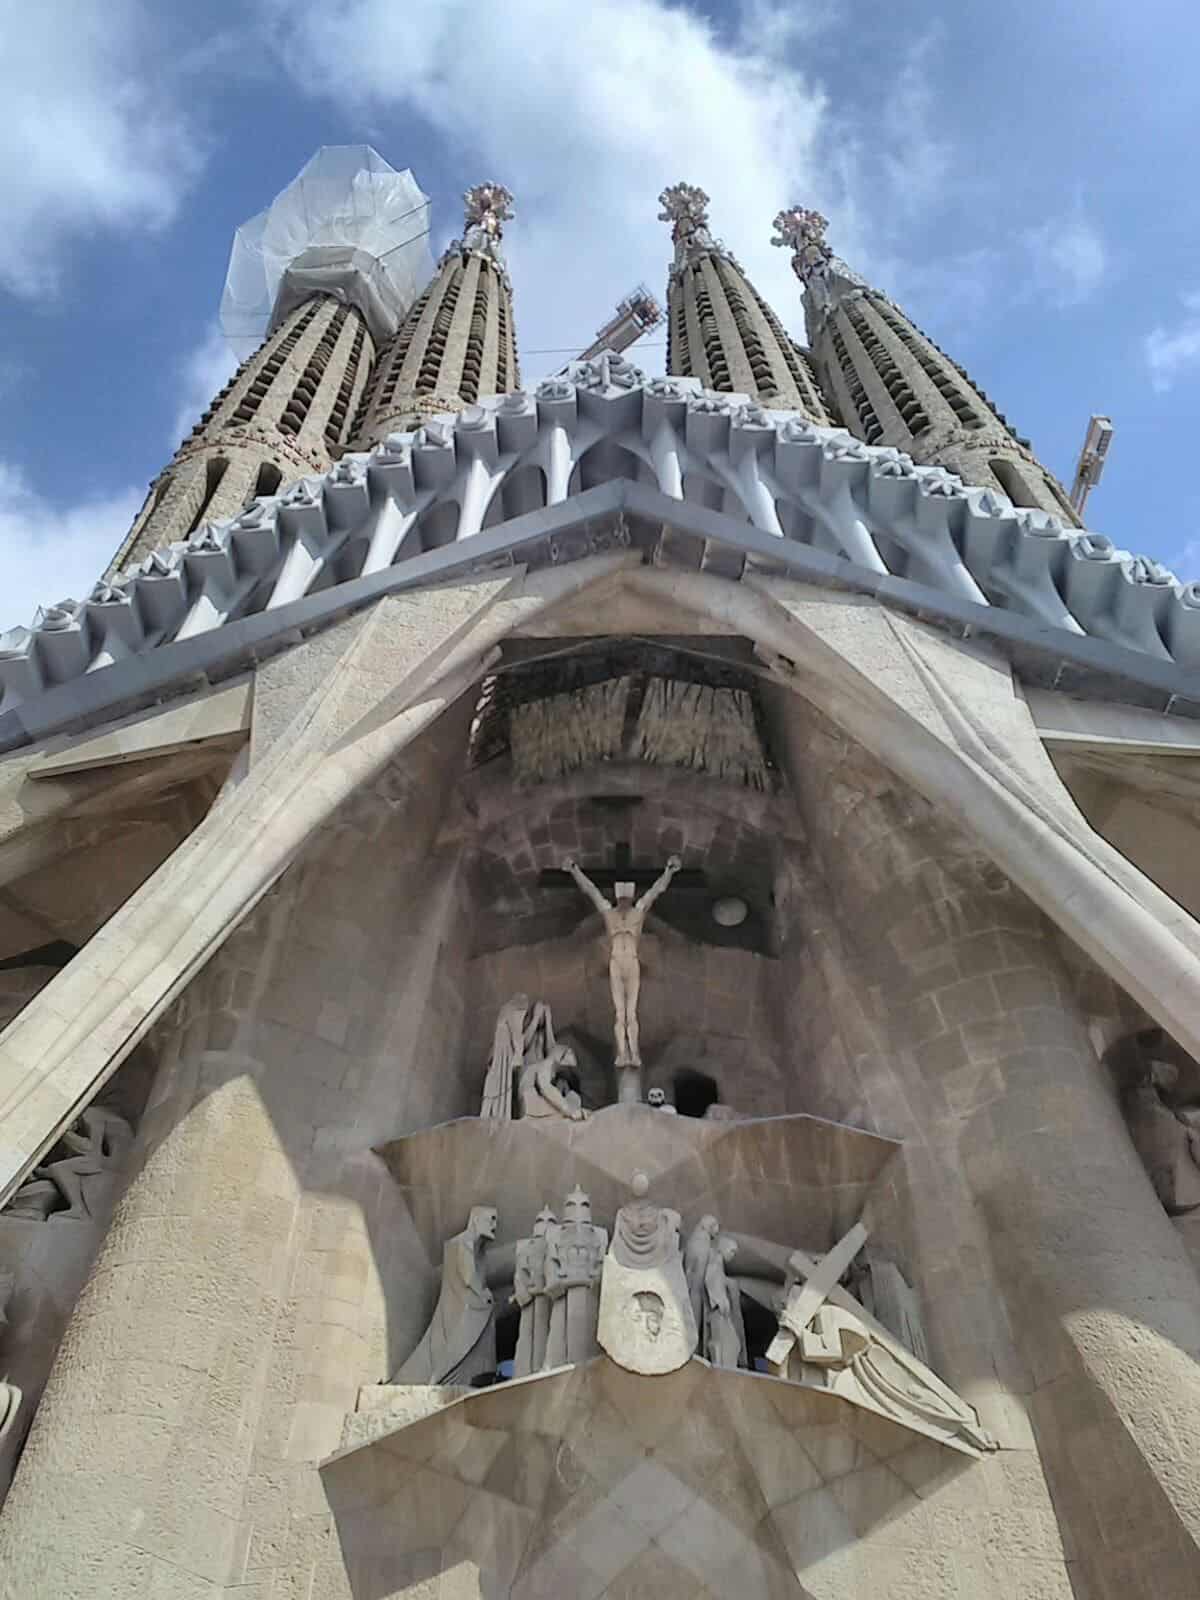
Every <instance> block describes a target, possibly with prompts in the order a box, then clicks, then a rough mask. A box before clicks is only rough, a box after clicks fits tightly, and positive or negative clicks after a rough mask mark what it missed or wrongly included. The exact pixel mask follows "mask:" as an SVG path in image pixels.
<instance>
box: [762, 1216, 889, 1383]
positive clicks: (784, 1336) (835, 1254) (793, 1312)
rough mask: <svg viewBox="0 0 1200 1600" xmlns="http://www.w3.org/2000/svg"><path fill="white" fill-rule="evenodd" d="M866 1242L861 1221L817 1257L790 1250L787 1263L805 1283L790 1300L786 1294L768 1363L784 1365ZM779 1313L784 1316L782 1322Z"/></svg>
mask: <svg viewBox="0 0 1200 1600" xmlns="http://www.w3.org/2000/svg"><path fill="white" fill-rule="evenodd" d="M866 1242H867V1230H866V1229H865V1228H864V1227H863V1225H862V1223H861V1222H856V1223H855V1224H854V1226H853V1227H852V1228H851V1229H850V1232H849V1233H848V1234H846V1236H845V1238H843V1239H841V1240H839V1241H838V1243H837V1244H835V1245H834V1247H833V1249H832V1250H830V1251H829V1253H828V1254H827V1255H824V1256H821V1257H820V1259H819V1260H818V1259H814V1258H813V1257H811V1256H806V1255H805V1254H804V1252H803V1251H802V1250H793V1252H792V1254H791V1257H790V1259H789V1263H788V1264H789V1266H795V1267H796V1268H798V1269H799V1271H800V1272H801V1273H802V1274H803V1276H804V1279H805V1283H804V1287H803V1289H801V1291H800V1293H799V1294H798V1295H796V1297H795V1298H794V1299H793V1298H792V1297H791V1296H789V1297H788V1304H787V1306H786V1307H785V1310H784V1312H783V1313H782V1314H781V1319H780V1323H779V1332H778V1333H777V1334H776V1335H775V1337H774V1339H773V1340H772V1341H771V1345H770V1348H769V1349H768V1350H767V1360H768V1361H769V1362H771V1363H773V1364H774V1365H775V1366H779V1367H782V1366H783V1365H784V1363H785V1362H786V1361H787V1358H788V1356H789V1355H790V1354H791V1351H792V1347H793V1345H794V1344H795V1343H796V1340H797V1339H798V1338H799V1336H800V1334H801V1333H803V1331H804V1329H805V1328H806V1327H807V1326H808V1324H809V1323H810V1322H811V1321H812V1319H813V1318H814V1317H815V1316H816V1314H817V1312H818V1311H819V1310H820V1309H821V1307H822V1306H823V1305H824V1304H825V1302H826V1300H827V1299H828V1298H829V1294H830V1291H831V1290H833V1289H836V1288H837V1286H838V1284H839V1282H840V1281H841V1279H842V1276H843V1274H844V1273H845V1271H846V1269H847V1267H849V1265H850V1263H851V1262H852V1261H853V1260H854V1258H855V1256H856V1255H857V1254H858V1252H859V1251H860V1250H861V1249H862V1247H863V1245H864V1244H866ZM783 1316H786V1317H787V1321H786V1323H785V1322H784V1321H783V1320H782V1318H783Z"/></svg>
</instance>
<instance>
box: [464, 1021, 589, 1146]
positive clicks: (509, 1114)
mask: <svg viewBox="0 0 1200 1600" xmlns="http://www.w3.org/2000/svg"><path fill="white" fill-rule="evenodd" d="M577 1066H578V1062H577V1061H576V1058H575V1052H574V1051H573V1050H572V1049H571V1047H570V1045H568V1044H559V1043H556V1041H555V1038H554V1022H553V1019H552V1018H551V1015H550V1007H549V1006H548V1005H546V1004H544V1002H543V1001H541V1000H530V998H529V996H528V995H527V994H517V995H514V996H513V998H512V999H511V1000H509V1001H508V1002H507V1004H506V1005H503V1006H501V1008H500V1015H499V1016H498V1017H497V1019H496V1031H495V1034H494V1036H493V1039H492V1055H491V1060H490V1061H489V1062H488V1069H487V1076H486V1077H485V1079H484V1084H483V1103H482V1105H481V1107H480V1113H479V1114H480V1116H482V1117H484V1118H485V1119H486V1120H488V1121H493V1122H508V1121H510V1120H511V1119H512V1118H514V1117H532V1118H539V1117H566V1118H567V1119H568V1120H569V1121H572V1122H582V1121H583V1119H584V1118H585V1117H586V1116H587V1114H588V1113H587V1112H586V1111H585V1110H584V1109H583V1104H582V1102H581V1100H580V1098H579V1091H578V1089H577V1088H576V1087H575V1086H574V1084H573V1082H572V1076H573V1073H574V1070H575V1068H576V1067H577Z"/></svg>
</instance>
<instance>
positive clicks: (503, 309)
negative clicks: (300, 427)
mask: <svg viewBox="0 0 1200 1600" xmlns="http://www.w3.org/2000/svg"><path fill="white" fill-rule="evenodd" d="M463 204H464V218H463V232H462V235H461V237H460V238H457V239H454V240H452V241H451V243H450V244H449V245H448V246H447V247H446V250H445V251H444V252H443V254H442V258H441V260H440V261H439V262H438V270H437V274H436V275H435V277H434V278H433V281H432V282H431V283H430V284H429V287H428V288H427V289H426V290H425V292H424V294H423V295H421V297H420V298H419V299H418V300H417V302H416V304H415V305H414V306H413V308H412V310H411V311H410V312H409V314H408V316H407V317H406V318H405V320H404V322H403V323H402V324H401V326H400V328H399V329H398V330H397V332H396V334H395V336H394V337H393V338H392V339H391V340H390V341H389V342H388V344H387V345H385V346H384V348H383V349H382V350H381V351H380V354H379V359H378V361H377V362H376V363H375V368H374V371H373V372H372V374H371V380H370V383H369V384H368V385H367V388H366V390H365V392H364V395H363V401H362V405H361V407H360V409H359V414H358V420H357V423H356V424H355V429H354V440H353V443H354V445H355V447H356V448H358V449H366V448H368V447H369V446H370V445H372V444H376V443H378V441H379V440H380V439H383V438H385V437H386V436H387V435H388V434H389V433H394V432H396V431H402V430H410V429H412V428H415V427H417V426H419V424H420V423H421V421H422V420H424V419H425V418H427V417H430V416H434V415H437V414H438V413H451V414H453V413H456V412H459V411H461V410H463V408H464V407H466V406H469V405H473V404H474V403H475V402H476V401H477V400H480V399H482V398H484V397H485V396H486V395H492V394H507V393H508V392H509V391H510V390H512V389H515V388H517V387H518V385H519V384H520V373H519V370H518V367H517V347H516V337H515V334H514V330H513V307H512V284H511V282H510V281H509V276H508V268H507V266H506V265H505V261H504V255H503V252H502V249H501V241H502V239H503V235H504V224H505V223H506V222H507V221H509V220H510V219H511V217H512V214H513V197H512V195H511V194H510V193H509V191H508V190H507V189H506V188H505V187H504V185H503V184H501V183H478V184H476V185H475V186H474V187H473V188H471V189H468V190H467V191H466V193H465V194H464V195H463Z"/></svg>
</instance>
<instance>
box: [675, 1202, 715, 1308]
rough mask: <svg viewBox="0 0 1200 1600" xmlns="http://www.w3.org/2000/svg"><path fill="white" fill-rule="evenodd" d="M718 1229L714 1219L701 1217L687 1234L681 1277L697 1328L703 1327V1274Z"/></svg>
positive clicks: (706, 1268) (706, 1267)
mask: <svg viewBox="0 0 1200 1600" xmlns="http://www.w3.org/2000/svg"><path fill="white" fill-rule="evenodd" d="M720 1227H721V1224H720V1223H719V1222H718V1221H717V1219H716V1217H713V1216H705V1217H701V1218H700V1221H699V1222H698V1223H697V1224H696V1226H695V1227H694V1228H693V1229H692V1231H691V1233H689V1234H688V1241H687V1245H686V1247H685V1248H684V1252H683V1275H684V1277H685V1278H686V1279H687V1286H688V1299H689V1300H690V1301H691V1303H692V1316H693V1317H694V1318H695V1319H696V1326H697V1328H699V1327H701V1326H703V1317H704V1274H705V1272H706V1271H707V1270H708V1258H709V1255H710V1254H711V1252H712V1247H713V1243H714V1241H715V1239H716V1237H717V1234H718V1232H719V1231H720Z"/></svg>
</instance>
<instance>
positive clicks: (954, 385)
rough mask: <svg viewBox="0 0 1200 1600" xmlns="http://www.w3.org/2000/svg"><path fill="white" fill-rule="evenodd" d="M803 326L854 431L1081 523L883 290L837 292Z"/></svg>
mask: <svg viewBox="0 0 1200 1600" xmlns="http://www.w3.org/2000/svg"><path fill="white" fill-rule="evenodd" d="M810 332H811V333H812V334H813V353H814V355H815V357H816V359H817V363H818V368H819V370H820V373H821V377H822V381H823V383H824V386H825V390H826V392H827V393H828V394H829V395H830V397H831V399H832V401H833V403H834V404H835V405H836V407H837V409H838V411H839V412H840V413H841V416H842V418H843V419H844V421H845V423H846V426H847V427H848V428H849V429H850V431H851V432H852V433H854V434H855V435H857V437H858V438H860V439H863V440H865V442H866V443H867V444H882V445H893V446H895V447H896V448H897V449H900V450H904V451H906V452H907V453H908V454H909V455H911V456H912V458H913V460H914V461H916V462H918V463H920V464H927V463H934V464H936V465H938V466H943V467H945V468H947V470H948V471H950V472H956V473H958V474H959V475H960V476H961V477H962V479H963V480H964V482H966V483H975V484H981V485H984V486H985V487H988V488H992V489H996V490H998V491H999V492H1000V493H1002V494H1006V495H1008V497H1009V498H1010V499H1011V500H1012V502H1013V504H1014V505H1018V506H1036V507H1039V508H1040V509H1041V510H1043V511H1048V512H1051V513H1052V514H1053V515H1054V516H1056V517H1060V518H1061V519H1062V520H1063V521H1064V522H1066V523H1067V524H1068V525H1070V526H1076V527H1077V526H1078V525H1079V518H1078V517H1077V516H1076V514H1075V512H1074V510H1073V509H1072V507H1071V503H1070V501H1069V500H1068V499H1067V496H1066V494H1065V493H1064V492H1063V489H1062V486H1061V485H1060V484H1059V483H1058V481H1057V480H1056V479H1055V478H1054V476H1053V474H1051V473H1050V472H1048V471H1047V470H1046V468H1045V467H1044V466H1042V464H1041V462H1039V461H1038V460H1037V458H1036V457H1035V456H1034V454H1033V452H1032V451H1031V450H1030V448H1029V446H1028V443H1027V442H1026V441H1022V440H1019V439H1018V438H1017V437H1016V435H1015V434H1014V433H1013V431H1012V429H1011V428H1010V427H1009V426H1008V424H1007V422H1006V421H1005V419H1004V418H1003V417H1002V416H1001V415H1000V413H999V412H998V411H997V410H996V408H995V407H994V406H993V405H992V403H991V401H990V400H989V399H988V398H987V396H986V395H985V394H984V393H983V392H982V390H980V389H979V388H978V387H976V385H975V384H973V383H972V382H971V380H970V379H969V378H968V377H967V375H966V373H965V372H963V371H962V369H961V368H960V367H958V366H957V365H956V364H955V363H954V362H953V361H951V360H950V358H949V357H948V356H947V355H946V354H945V353H944V352H943V351H941V350H939V349H938V347H937V346H936V345H935V344H933V343H932V341H931V340H930V339H928V338H927V337H926V336H925V335H924V334H923V333H922V332H921V331H920V329H919V328H917V327H916V325H915V324H914V323H912V322H911V321H910V320H909V319H908V317H907V316H906V315H905V314H904V312H903V311H901V310H900V308H899V307H898V306H896V305H895V304H893V302H892V301H890V300H889V299H887V297H886V296H885V295H882V294H879V293H878V292H877V291H875V290H874V289H861V288H854V289H852V290H849V291H844V292H842V293H841V295H840V296H839V298H838V301H837V303H836V304H835V305H834V306H832V307H831V308H830V309H829V310H828V311H827V312H825V313H824V314H823V315H822V316H820V317H819V318H818V317H817V316H815V315H814V314H813V313H812V312H811V311H810Z"/></svg>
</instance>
